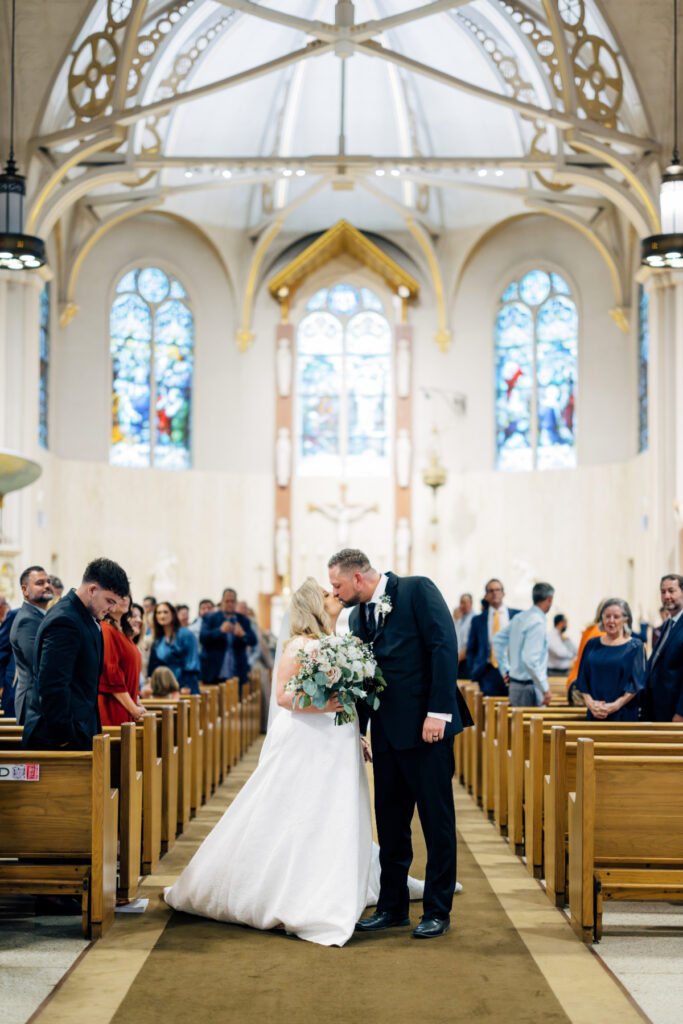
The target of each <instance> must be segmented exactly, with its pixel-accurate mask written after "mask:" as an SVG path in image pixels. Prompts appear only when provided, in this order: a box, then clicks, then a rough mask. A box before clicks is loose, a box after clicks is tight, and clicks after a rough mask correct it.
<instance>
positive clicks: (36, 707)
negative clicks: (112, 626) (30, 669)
mask: <svg viewBox="0 0 683 1024" xmlns="http://www.w3.org/2000/svg"><path fill="white" fill-rule="evenodd" d="M129 591H130V585H129V583H128V577H127V576H126V574H125V572H124V571H123V569H122V568H121V566H120V565H117V564H116V562H112V561H111V560H110V559H108V558H96V559H95V561H93V562H91V563H90V564H89V565H88V566H87V568H86V570H85V572H84V574H83V580H82V582H81V585H80V586H79V587H78V588H77V589H76V590H70V591H69V593H68V594H65V595H64V597H63V598H62V599H61V601H59V602H58V603H57V604H56V605H54V606H53V607H52V608H51V609H50V611H49V612H48V613H47V615H46V616H45V618H44V619H43V621H42V623H41V624H40V627H39V629H38V634H37V637H36V655H35V669H34V676H33V683H32V686H31V690H30V693H29V697H28V705H27V710H26V724H25V725H24V734H23V737H22V743H23V746H24V747H25V748H27V749H29V750H30V749H34V750H91V749H92V739H93V736H94V735H95V734H96V733H98V732H99V731H100V728H101V726H100V716H99V712H98V707H97V691H98V684H99V680H100V676H101V674H102V654H103V647H102V629H101V627H100V620H101V619H103V618H104V616H105V615H106V614H107V612H110V611H113V609H114V608H116V605H117V604H118V601H119V599H120V598H123V597H126V596H127V595H128V593H129Z"/></svg>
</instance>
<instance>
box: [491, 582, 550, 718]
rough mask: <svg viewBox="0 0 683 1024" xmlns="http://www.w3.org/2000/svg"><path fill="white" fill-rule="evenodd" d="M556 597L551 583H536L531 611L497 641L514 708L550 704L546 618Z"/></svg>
mask: <svg viewBox="0 0 683 1024" xmlns="http://www.w3.org/2000/svg"><path fill="white" fill-rule="evenodd" d="M554 594H555V588H554V587H552V586H551V585H550V583H536V584H535V585H534V588H533V590H532V591H531V600H532V601H533V605H532V606H531V608H529V609H528V610H527V611H525V612H520V614H519V615H516V616H515V618H514V619H511V620H510V622H509V623H508V625H507V626H505V628H504V629H501V630H499V632H498V633H497V634H496V635H495V636H494V637H493V648H494V651H495V655H496V658H497V659H498V664H499V666H500V671H501V673H502V675H503V678H504V680H505V682H506V684H507V686H508V691H509V695H510V707H512V708H529V707H531V708H533V707H538V706H539V705H540V704H550V697H551V694H550V686H549V684H548V634H547V632H546V628H547V627H546V618H545V617H546V615H547V614H548V612H549V611H550V606H551V605H552V603H553V597H554Z"/></svg>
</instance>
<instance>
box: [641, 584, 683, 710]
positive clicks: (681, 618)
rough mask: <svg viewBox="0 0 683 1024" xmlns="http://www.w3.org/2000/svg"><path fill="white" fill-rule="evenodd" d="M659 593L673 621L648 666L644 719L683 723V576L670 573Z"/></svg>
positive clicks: (664, 630) (660, 638)
mask: <svg viewBox="0 0 683 1024" xmlns="http://www.w3.org/2000/svg"><path fill="white" fill-rule="evenodd" d="M659 589H660V593H661V595H662V607H663V608H665V609H666V610H667V612H668V613H669V618H668V619H667V620H666V622H665V623H664V626H663V627H662V632H661V634H660V637H659V641H658V643H657V646H656V647H655V649H654V651H653V652H652V654H651V656H650V660H649V661H648V663H647V678H646V683H645V692H644V694H643V698H642V707H643V718H645V719H646V720H647V721H652V722H683V576H679V575H678V574H677V573H667V575H666V576H662V579H661V582H660V585H659Z"/></svg>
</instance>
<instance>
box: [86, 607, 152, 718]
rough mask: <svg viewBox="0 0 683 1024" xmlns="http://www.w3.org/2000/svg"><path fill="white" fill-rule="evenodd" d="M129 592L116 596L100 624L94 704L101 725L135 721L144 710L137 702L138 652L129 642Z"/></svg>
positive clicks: (130, 639) (133, 644) (130, 634)
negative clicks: (100, 654)
mask: <svg viewBox="0 0 683 1024" xmlns="http://www.w3.org/2000/svg"><path fill="white" fill-rule="evenodd" d="M131 611H132V609H131V600H130V594H128V595H127V596H126V597H122V598H120V600H119V601H118V602H117V603H116V606H115V607H114V608H112V610H111V611H110V612H109V614H108V615H107V617H106V619H105V620H104V622H103V623H102V641H103V643H104V665H103V668H102V675H101V676H100V685H99V697H98V703H99V708H100V719H101V721H102V725H122V724H123V723H124V722H138V721H139V720H140V719H141V718H142V716H143V715H144V713H145V709H144V708H143V707H142V706H141V705H140V704H138V690H139V688H140V651H139V650H138V648H137V647H136V645H135V643H134V642H133V636H132V633H133V631H132V629H131V625H130V618H131Z"/></svg>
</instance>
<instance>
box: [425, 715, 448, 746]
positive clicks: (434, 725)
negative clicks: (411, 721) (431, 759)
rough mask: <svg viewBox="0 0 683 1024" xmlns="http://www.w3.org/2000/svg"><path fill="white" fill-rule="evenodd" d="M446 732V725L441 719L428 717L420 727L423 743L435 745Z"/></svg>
mask: <svg viewBox="0 0 683 1024" xmlns="http://www.w3.org/2000/svg"><path fill="white" fill-rule="evenodd" d="M445 730H446V723H445V722H444V721H443V719H441V718H430V717H429V715H427V717H426V718H425V720H424V725H423V726H422V739H423V740H424V742H425V743H437V742H438V741H439V740H442V739H443V734H444V732H445Z"/></svg>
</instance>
